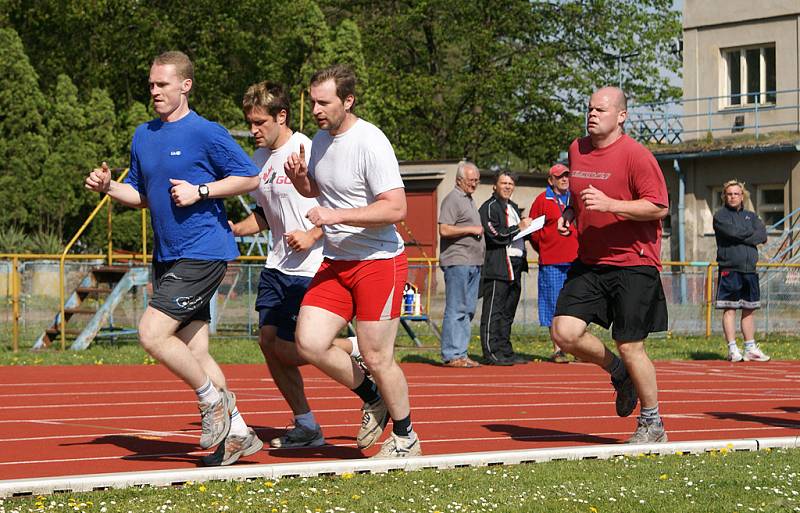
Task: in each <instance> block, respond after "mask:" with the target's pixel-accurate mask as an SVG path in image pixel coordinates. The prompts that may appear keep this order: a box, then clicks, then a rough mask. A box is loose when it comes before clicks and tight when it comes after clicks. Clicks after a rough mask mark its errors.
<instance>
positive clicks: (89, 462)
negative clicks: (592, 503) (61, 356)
mask: <svg viewBox="0 0 800 513" xmlns="http://www.w3.org/2000/svg"><path fill="white" fill-rule="evenodd" d="M223 367H224V370H225V374H226V376H227V377H228V379H229V381H228V383H229V386H230V388H231V389H232V390H233V391H235V392H236V395H237V398H238V399H237V405H238V407H239V410H240V411H241V412H242V414H243V415H244V418H245V420H246V421H247V422H248V424H250V425H251V426H253V427H255V428H256V431H257V432H258V434H259V436H260V437H261V438H262V439H263V440H265V441H268V440H270V439H271V438H273V437H275V436H278V435H280V434H281V433H282V431H283V429H284V427H285V426H286V424H288V423H289V422H290V421H291V413H290V411H289V409H288V407H287V406H286V403H285V402H284V401H283V399H282V398H281V396H280V394H279V392H278V390H277V389H276V388H275V385H274V384H273V382H272V380H271V379H269V377H268V375H267V372H266V367H265V366H263V365H229V366H223ZM656 367H657V371H658V379H659V386H660V406H661V412H662V415H663V416H664V418H665V424H666V427H667V431H668V433H669V437H670V440H672V441H686V440H716V439H739V438H755V437H758V438H765V437H779V436H797V435H798V434H800V362H795V361H792V362H769V363H766V364H765V363H737V364H731V363H728V362H720V361H709V362H700V361H691V362H658V363H657V364H656ZM403 369H404V370H405V373H406V376H407V378H408V382H409V389H410V393H411V405H412V418H413V421H414V428H415V430H416V431H417V432H418V433H419V436H420V438H421V440H422V448H423V451H424V453H425V454H427V455H432V454H447V453H459V452H476V451H496V450H514V449H531V448H541V447H556V446H577V445H589V444H616V443H621V442H622V441H623V440H624V439H625V438H627V437H628V436H629V435H630V433H631V432H632V431H633V429H634V428H635V420H634V417H633V416H632V417H630V418H626V419H621V418H618V417H617V416H616V415H615V414H614V394H613V389H612V388H611V386H610V384H609V379H608V375H607V374H606V373H604V372H603V371H602V370H600V369H599V368H597V367H595V366H593V365H589V364H569V365H556V364H551V363H531V364H528V365H517V366H514V367H481V368H477V369H450V368H444V367H437V366H433V365H426V364H403ZM303 374H304V376H305V382H306V389H307V393H308V396H309V399H310V403H311V406H312V408H313V409H314V412H315V414H316V416H317V420H318V421H319V422H320V424H321V425H322V427H323V430H324V433H325V435H326V438H327V440H328V443H329V444H330V445H328V446H324V447H320V448H316V449H303V450H287V449H284V450H271V451H261V452H259V453H258V454H255V455H253V456H251V457H249V458H246V459H245V460H242V461H241V462H239V463H237V464H247V463H287V462H297V461H304V460H323V459H340V458H362V457H365V456H370V455H372V454H373V453H374V452H376V451H377V446H376V447H374V448H372V449H370V450H368V451H365V452H364V453H362V452H361V451H359V450H358V449H356V447H355V434H356V432H357V430H358V427H359V425H360V410H359V408H360V406H361V403H360V401H359V400H358V399H357V398H356V397H355V396H354V395H353V394H352V393H350V392H349V391H347V390H345V389H344V388H343V387H342V386H340V385H338V384H337V383H334V382H333V381H331V380H330V379H328V378H326V377H324V376H323V375H322V374H321V373H320V372H319V371H317V370H316V369H313V368H311V367H306V368H304V369H303ZM0 384H2V394H0V401H1V403H2V407H0V480H4V479H17V478H33V477H51V476H64V475H80V474H95V473H106V472H132V471H142V470H158V469H177V468H188V467H195V466H197V465H198V463H199V458H200V456H202V455H203V454H206V453H207V451H202V450H200V448H199V446H198V445H197V442H198V437H199V420H200V419H199V415H198V413H197V406H196V402H195V396H194V394H193V393H192V392H191V391H190V390H188V389H187V388H186V386H185V385H183V383H181V382H180V381H178V380H177V379H176V378H174V377H173V376H172V375H171V374H170V373H169V372H168V371H167V370H166V369H165V368H163V367H161V366H82V367H73V366H69V367H66V366H65V367H0Z"/></svg>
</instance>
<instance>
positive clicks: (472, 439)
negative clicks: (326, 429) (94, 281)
mask: <svg viewBox="0 0 800 513" xmlns="http://www.w3.org/2000/svg"><path fill="white" fill-rule="evenodd" d="M778 429H780V428H772V427H760V428H733V429H725V430H724V431H725V432H726V433H728V432H737V433H740V432H748V433H749V432H765V431H775V430H778ZM719 431H720V430H719V429H690V430H686V429H683V430H669V433H672V434H674V433H717V432H719ZM577 435H579V436H585V437H586V438H597V437H612V436H613V437H626V436H628V435H630V432H629V431H607V432H602V433H587V434H585V435H583V434H577ZM575 436H576V433H564V434H548V435H515V436H513V437H512V436H492V437H465V438H440V439H429V438H426V439H425V440H424V441H423V443H425V444H427V445H430V444H441V443H463V442H500V441H509V440H513V441H521V440H529V441H535V440H543V441H546V440H559V439H564V438H575ZM587 442H589V440H587ZM620 445H623V444H620ZM333 447H355V444H352V443H343V444H336V445H335V446H333ZM208 452H209V451H191V452H188V453H153V454H129V455H123V456H97V457H86V458H56V459H40V460H21V461H20V460H16V461H9V462H0V466H9V465H42V464H49V463H78V462H88V461H109V460H138V459H152V458H169V457H176V456H202V455H204V454H208Z"/></svg>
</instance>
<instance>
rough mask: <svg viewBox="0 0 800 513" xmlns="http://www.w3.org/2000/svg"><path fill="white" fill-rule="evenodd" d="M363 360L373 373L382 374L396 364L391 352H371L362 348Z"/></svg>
mask: <svg viewBox="0 0 800 513" xmlns="http://www.w3.org/2000/svg"><path fill="white" fill-rule="evenodd" d="M361 358H362V360H363V361H364V365H366V366H367V369H369V371H370V372H372V373H375V372H378V373H380V372H381V371H382V370H383V369H387V368H389V367H391V366H392V365H393V364H394V356H393V354H392V352H391V351H388V352H387V351H370V350H364V349H363V348H362V350H361Z"/></svg>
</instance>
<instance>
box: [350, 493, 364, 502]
mask: <svg viewBox="0 0 800 513" xmlns="http://www.w3.org/2000/svg"><path fill="white" fill-rule="evenodd" d="M350 498H351V499H353V500H354V501H357V500H358V499H360V498H361V496H360V495H357V494H353V496H352V497H350Z"/></svg>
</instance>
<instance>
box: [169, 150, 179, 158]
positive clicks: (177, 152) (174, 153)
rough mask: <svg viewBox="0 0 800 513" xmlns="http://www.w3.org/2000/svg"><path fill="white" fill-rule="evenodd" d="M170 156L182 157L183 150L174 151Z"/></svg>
mask: <svg viewBox="0 0 800 513" xmlns="http://www.w3.org/2000/svg"><path fill="white" fill-rule="evenodd" d="M169 156H170V157H180V156H181V150H172V151H171V152H169Z"/></svg>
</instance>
